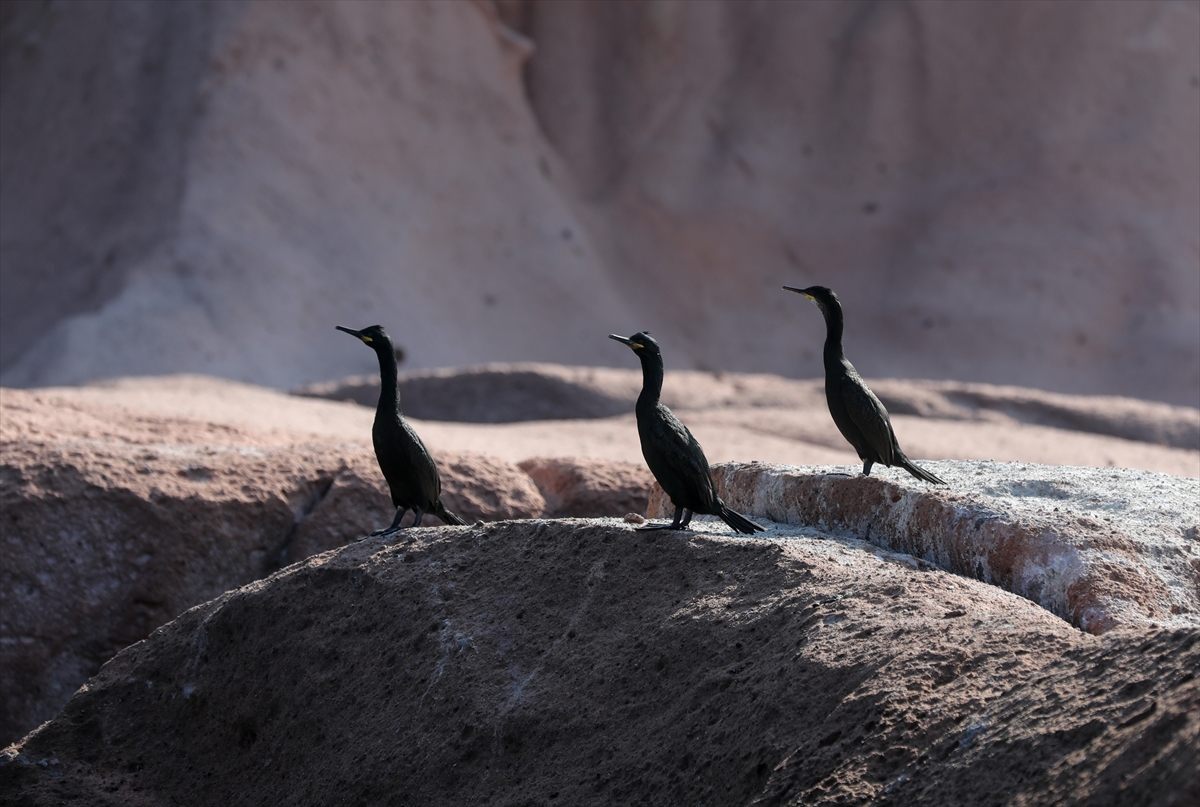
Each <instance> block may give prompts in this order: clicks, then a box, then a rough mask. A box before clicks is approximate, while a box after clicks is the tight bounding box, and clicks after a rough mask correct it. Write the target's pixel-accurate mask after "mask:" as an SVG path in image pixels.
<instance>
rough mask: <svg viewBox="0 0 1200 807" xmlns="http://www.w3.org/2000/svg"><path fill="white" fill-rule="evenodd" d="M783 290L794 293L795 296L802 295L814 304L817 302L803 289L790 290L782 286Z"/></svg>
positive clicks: (788, 287)
mask: <svg viewBox="0 0 1200 807" xmlns="http://www.w3.org/2000/svg"><path fill="white" fill-rule="evenodd" d="M784 289H786V290H787V291H794V292H796V293H797V294H800V295H803V296H804V297H807V298H808V299H810V300H812V301H813V302H814V303H815V302H816V301H817V299H816V298H815V297H813V296H812V295H811V294H809V293H808V292H806V291H805V290H804V289H795V288H792V287H791V286H784Z"/></svg>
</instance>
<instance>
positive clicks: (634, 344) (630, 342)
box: [608, 333, 645, 350]
mask: <svg viewBox="0 0 1200 807" xmlns="http://www.w3.org/2000/svg"><path fill="white" fill-rule="evenodd" d="M608 338H609V339H616V340H617V341H618V342H620V343H621V344H623V345H629V347H631V348H633V349H634V350H637V349H638V348H641V347H645V345H642V344H639V343H637V342H635V341H633V340H632V339H627V338H626V337H624V336H617V335H616V334H615V333H610V334H609V335H608Z"/></svg>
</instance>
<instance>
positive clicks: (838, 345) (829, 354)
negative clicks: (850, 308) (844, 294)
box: [821, 300, 846, 364]
mask: <svg viewBox="0 0 1200 807" xmlns="http://www.w3.org/2000/svg"><path fill="white" fill-rule="evenodd" d="M821 313H822V314H824V315H825V351H824V357H825V363H826V364H829V363H830V362H831V361H832V362H834V363H838V362H840V361H841V360H842V359H844V358H845V357H846V354H845V352H843V350H842V307H841V306H840V305H838V303H837V302H836V301H834V300H831V301H829V303H827V304H826V305H823V306H821Z"/></svg>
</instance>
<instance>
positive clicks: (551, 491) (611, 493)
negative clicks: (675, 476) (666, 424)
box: [519, 457, 655, 518]
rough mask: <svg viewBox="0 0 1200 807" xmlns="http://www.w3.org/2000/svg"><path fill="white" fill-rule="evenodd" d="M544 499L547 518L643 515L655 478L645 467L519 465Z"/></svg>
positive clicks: (559, 462) (577, 462) (548, 460)
mask: <svg viewBox="0 0 1200 807" xmlns="http://www.w3.org/2000/svg"><path fill="white" fill-rule="evenodd" d="M519 467H520V469H521V470H522V471H524V472H525V473H527V474H529V477H530V479H532V480H533V481H534V484H536V485H537V486H538V490H540V491H541V492H542V495H543V496H544V497H545V499H546V511H545V514H546V516H548V517H550V518H564V517H594V516H623V515H625V514H626V513H639V514H640V513H645V512H646V507H647V505H648V504H649V500H650V488H651V486H653V485H654V484H655V483H654V477H653V476H652V475H651V474H650V469H648V468H647V467H646V466H645V464H641V465H635V464H634V463H632V462H614V461H612V460H586V459H562V458H557V457H534V458H533V459H528V460H524V461H522V462H521V463H520V464H519Z"/></svg>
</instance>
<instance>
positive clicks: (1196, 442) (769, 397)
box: [293, 363, 1200, 450]
mask: <svg viewBox="0 0 1200 807" xmlns="http://www.w3.org/2000/svg"><path fill="white" fill-rule="evenodd" d="M870 385H871V389H872V390H874V391H875V393H876V394H877V395H878V396H879V398H880V400H882V401H883V403H884V405H885V406H887V408H888V411H889V412H890V413H891V414H893V415H919V416H921V417H927V418H936V419H940V420H951V421H975V422H987V423H997V424H1016V423H1023V424H1028V425H1034V426H1047V427H1051V428H1055V429H1062V430H1066V431H1078V432H1087V433H1090V434H1102V435H1108V436H1111V437H1119V438H1122V439H1125V440H1135V441H1139V442H1144V443H1153V444H1157V445H1164V446H1172V447H1174V448H1187V449H1192V450H1200V411H1198V410H1196V409H1194V408H1192V407H1188V406H1172V405H1170V404H1163V403H1156V402H1153V401H1144V400H1140V399H1136V398H1121V397H1117V396H1095V395H1064V394H1061V393H1053V392H1045V391H1043V390H1035V389H1024V388H1021V387H1011V386H998V385H994V384H968V383H962V382H956V381H922V380H913V379H905V380H897V379H879V380H873V381H870ZM641 388H642V374H641V370H638V369H629V370H617V369H611V368H605V367H567V366H563V365H557V364H533V363H523V364H522V363H518V364H500V363H496V364H487V365H480V366H477V367H464V368H459V369H442V370H433V371H415V372H408V373H401V374H400V394H401V398H402V400H403V402H404V409H405V412H407V413H408V414H409V415H410V416H412V417H416V418H424V419H427V420H441V421H455V422H468V423H517V422H521V421H528V420H571V419H578V418H606V417H612V416H614V415H620V414H624V413H627V412H629V411H630V410H631V409H632V408H633V404H634V402H635V401H636V400H637V396H638V393H639V392H640V391H641ZM824 389H825V386H824V381H823V380H821V379H809V380H802V381H798V380H795V379H790V378H781V377H780V376H773V375H766V374H762V373H705V372H698V371H695V370H674V371H671V372H670V373H669V374H668V377H667V382H666V383H665V385H664V387H663V403H665V404H667V406H670V407H671V408H672V409H678V410H702V409H728V408H734V409H737V408H754V409H761V408H794V409H800V410H811V411H814V412H818V411H819V412H823V411H825V392H824ZM293 392H294V393H295V394H297V395H303V396H311V397H316V398H327V399H330V400H335V401H353V402H354V403H358V404H362V405H363V406H371V407H374V406H375V402H376V401H378V400H379V376H378V375H367V376H354V377H350V378H345V379H342V380H340V381H327V382H322V383H318V384H309V385H306V386H303V387H299V388H297V389H296V390H294V391H293Z"/></svg>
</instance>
